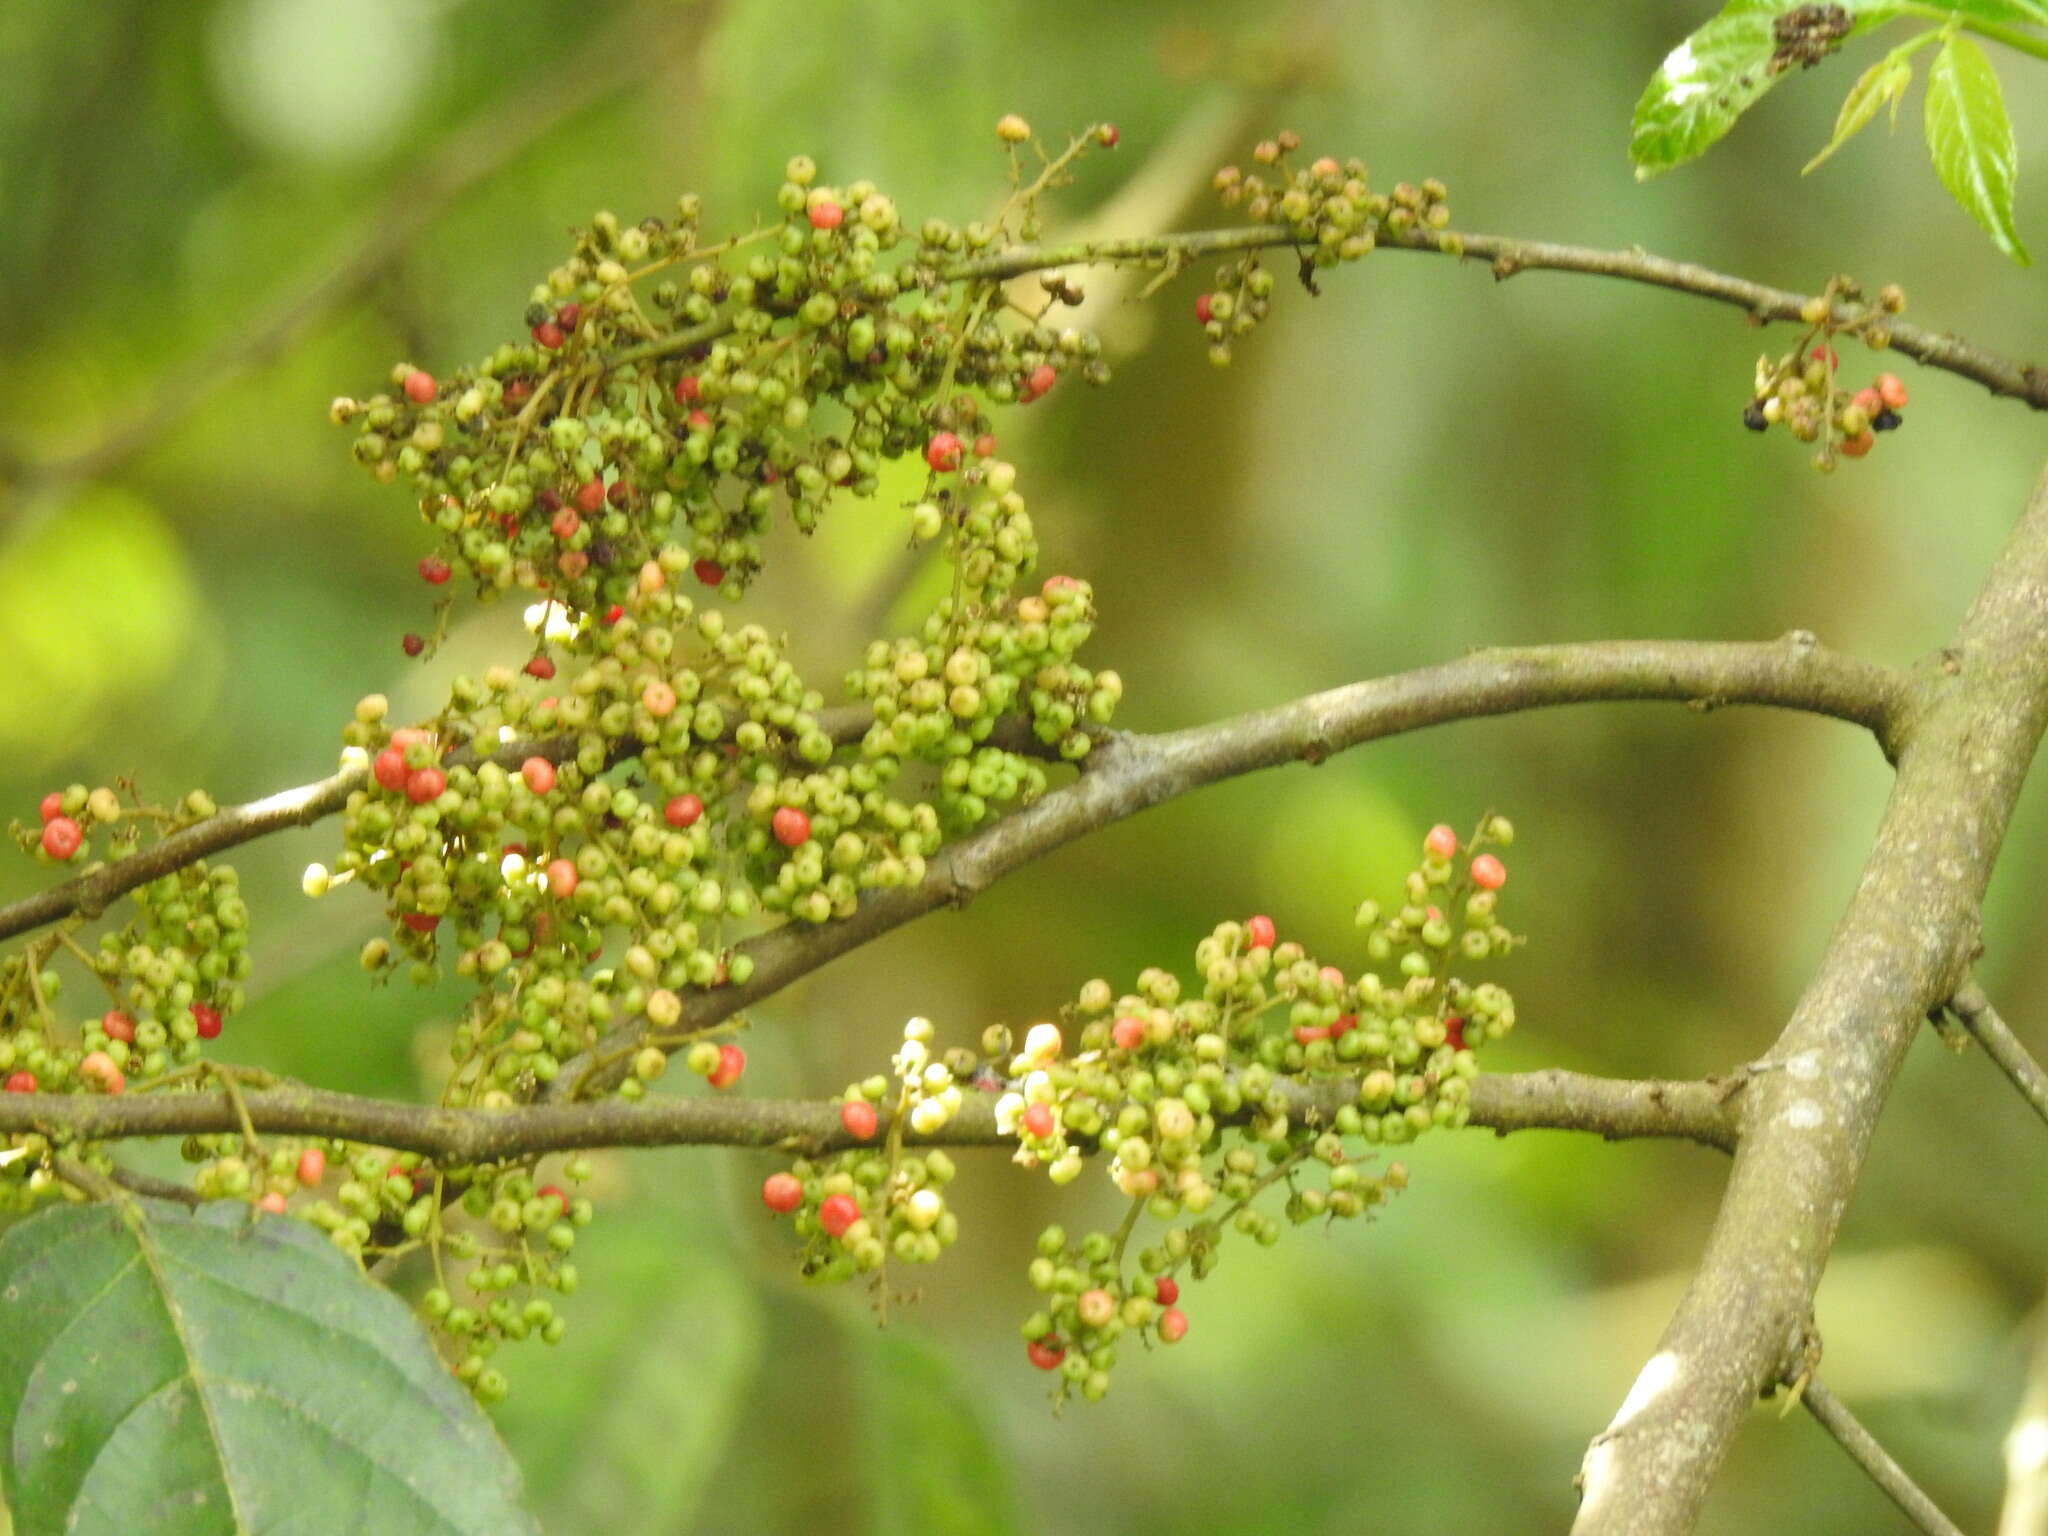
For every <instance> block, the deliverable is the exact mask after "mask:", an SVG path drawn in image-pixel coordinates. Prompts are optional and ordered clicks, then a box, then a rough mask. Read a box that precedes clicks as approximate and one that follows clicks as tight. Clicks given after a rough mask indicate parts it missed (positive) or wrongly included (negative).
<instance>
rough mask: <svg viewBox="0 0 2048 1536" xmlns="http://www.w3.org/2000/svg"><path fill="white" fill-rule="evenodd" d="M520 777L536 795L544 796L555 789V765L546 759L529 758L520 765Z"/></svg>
mask: <svg viewBox="0 0 2048 1536" xmlns="http://www.w3.org/2000/svg"><path fill="white" fill-rule="evenodd" d="M519 777H520V778H522V779H524V780H526V787H527V788H528V789H530V790H532V791H533V792H534V793H535V794H536V795H544V794H546V793H548V791H550V790H551V789H553V788H554V787H555V765H554V764H553V763H551V762H549V761H548V760H547V759H546V758H544V757H529V758H528V759H527V760H526V761H525V762H523V763H521V764H520V765H519Z"/></svg>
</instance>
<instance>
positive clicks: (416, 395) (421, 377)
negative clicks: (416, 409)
mask: <svg viewBox="0 0 2048 1536" xmlns="http://www.w3.org/2000/svg"><path fill="white" fill-rule="evenodd" d="M439 393H440V386H439V385H438V384H436V383H435V382H434V376H433V375H432V374H431V373H428V372H427V371H426V370H425V369H424V368H415V369H413V371H412V372H411V373H408V374H407V375H406V376H405V398H406V399H408V400H410V401H411V402H412V403H413V404H414V405H425V404H426V403H427V402H428V401H429V400H431V399H433V398H434V396H435V395H437V394H439Z"/></svg>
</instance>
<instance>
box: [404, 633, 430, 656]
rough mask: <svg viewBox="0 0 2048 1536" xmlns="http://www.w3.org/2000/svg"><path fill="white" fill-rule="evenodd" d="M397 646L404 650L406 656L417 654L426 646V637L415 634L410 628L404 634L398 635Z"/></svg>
mask: <svg viewBox="0 0 2048 1536" xmlns="http://www.w3.org/2000/svg"><path fill="white" fill-rule="evenodd" d="M398 648H399V649H400V650H401V651H403V652H405V654H406V655H408V656H417V655H419V654H420V653H421V652H422V651H424V650H426V648H427V642H426V637H425V636H423V635H416V634H414V633H413V632H412V631H411V630H407V631H406V632H405V634H404V635H403V636H401V637H400V639H399V642H398Z"/></svg>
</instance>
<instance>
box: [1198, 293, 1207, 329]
mask: <svg viewBox="0 0 2048 1536" xmlns="http://www.w3.org/2000/svg"><path fill="white" fill-rule="evenodd" d="M1210 313H1211V311H1210V306H1209V295H1208V294H1206V293H1198V294H1196V295H1195V319H1196V320H1197V321H1198V322H1199V323H1201V324H1203V325H1207V324H1208V323H1209V316H1210Z"/></svg>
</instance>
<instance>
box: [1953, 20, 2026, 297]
mask: <svg viewBox="0 0 2048 1536" xmlns="http://www.w3.org/2000/svg"><path fill="white" fill-rule="evenodd" d="M1927 148H1928V151H1929V152H1930V153H1931V154H1932V155H1933V156H1934V169H1935V173H1936V174H1937V175H1939V176H1940V177H1941V184H1942V185H1943V186H1945V187H1947V188H1948V190H1949V195H1950V196H1951V197H1953V198H1954V199H1955V200H1956V201H1957V202H1958V203H1961V204H1962V205H1963V208H1964V209H1965V211H1967V212H1968V213H1969V215H1970V217H1971V218H1973V219H1975V220H1976V221H1977V222H1978V223H1979V224H1981V225H1983V226H1984V231H1985V233H1986V234H1988V235H1990V236H1991V239H1992V243H1993V244H1995V245H1996V246H1997V247H1998V248H1999V249H2000V250H2001V251H2003V252H2005V254H2006V255H2008V256H2010V257H2011V258H2012V259H2013V260H2014V261H2017V262H2020V263H2022V264H2024V263H2026V262H2027V261H2028V260H2029V259H2030V258H2029V257H2028V255H2027V250H2026V247H2025V246H2023V245H2021V244H2020V237H2019V231H2018V230H2017V229H2016V228H2015V227H2014V225H2013V188H2014V184H2015V183H2016V182H2017V180H2018V178H2019V151H2018V149H2017V148H2016V147H2015V146H2014V144H2013V138H2012V123H2011V121H2010V120H2009V119H2008V118H2007V117H2006V115H2005V97H2004V95H2003V93H2002V92H2001V91H2000V90H1999V88H1998V75H1997V72H1996V71H1995V70H1993V69H1992V67H1991V61H1990V60H1989V59H1987V58H1986V57H1985V56H1984V50H1983V49H1982V48H1979V47H1978V46H1977V45H1976V44H1975V43H1973V42H1971V41H1970V39H1969V38H1967V37H1960V36H1959V37H1951V38H1950V39H1949V40H1948V41H1947V42H1946V43H1944V44H1943V45H1942V49H1941V52H1940V53H1938V54H1936V55H1935V56H1934V63H1933V64H1932V65H1931V66H1930V67H1929V68H1928V71H1927Z"/></svg>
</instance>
